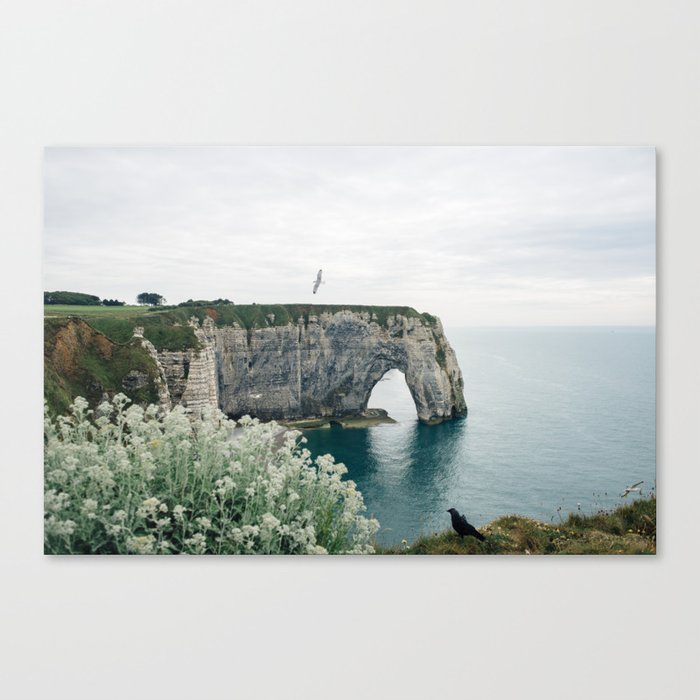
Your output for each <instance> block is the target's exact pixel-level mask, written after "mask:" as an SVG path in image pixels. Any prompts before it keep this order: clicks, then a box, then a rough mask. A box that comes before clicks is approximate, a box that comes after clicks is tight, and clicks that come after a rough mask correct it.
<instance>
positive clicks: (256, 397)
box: [248, 394, 262, 399]
mask: <svg viewBox="0 0 700 700" xmlns="http://www.w3.org/2000/svg"><path fill="white" fill-rule="evenodd" d="M248 396H250V398H251V399H259V398H260V397H261V396H262V394H248Z"/></svg>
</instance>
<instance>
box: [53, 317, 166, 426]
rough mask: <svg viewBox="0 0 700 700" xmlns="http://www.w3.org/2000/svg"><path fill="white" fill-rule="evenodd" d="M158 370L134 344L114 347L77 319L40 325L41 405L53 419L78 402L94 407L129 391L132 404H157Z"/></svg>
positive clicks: (58, 320) (105, 338)
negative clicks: (105, 398) (79, 399)
mask: <svg viewBox="0 0 700 700" xmlns="http://www.w3.org/2000/svg"><path fill="white" fill-rule="evenodd" d="M157 376H158V368H157V367H156V364H155V362H154V361H153V359H152V358H151V356H150V355H149V354H148V352H147V351H146V350H144V349H143V348H142V347H141V343H140V342H138V341H129V342H127V343H124V344H119V343H115V342H113V341H112V340H110V338H108V337H107V336H106V335H104V334H103V333H100V332H99V331H97V330H95V328H93V327H92V326H91V325H89V324H88V323H86V322H84V321H82V320H80V319H54V318H49V319H46V321H45V323H44V399H45V401H46V402H47V404H48V406H49V409H50V410H51V411H52V413H54V414H60V413H63V412H65V411H66V410H67V408H68V406H69V405H70V403H71V402H72V401H73V400H74V399H75V398H76V396H80V395H82V396H85V397H86V398H87V399H88V400H89V401H90V403H91V404H92V405H93V406H94V405H97V403H98V402H99V401H100V400H101V399H102V397H103V396H104V395H105V394H107V395H109V396H113V395H114V394H116V393H118V392H121V391H125V390H127V389H128V391H129V394H130V395H131V397H132V399H133V400H134V401H136V402H138V403H143V404H148V403H152V402H154V401H157V400H158V390H157V387H156V382H155V380H156V377H157Z"/></svg>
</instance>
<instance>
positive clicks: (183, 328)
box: [44, 304, 437, 350]
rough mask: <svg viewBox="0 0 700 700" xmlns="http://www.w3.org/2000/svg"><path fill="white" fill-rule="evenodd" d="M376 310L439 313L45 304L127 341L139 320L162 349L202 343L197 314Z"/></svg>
mask: <svg viewBox="0 0 700 700" xmlns="http://www.w3.org/2000/svg"><path fill="white" fill-rule="evenodd" d="M343 310H348V311H353V312H356V313H371V314H373V318H374V320H375V321H376V322H377V323H378V324H379V325H381V326H383V327H387V326H388V323H389V319H390V318H392V317H393V316H396V315H402V316H406V317H407V318H417V319H421V320H422V321H423V322H424V323H427V324H429V325H431V326H434V325H435V324H436V323H437V319H436V318H435V317H434V316H431V315H430V314H421V313H418V311H416V310H415V309H413V308H411V307H410V306H361V305H356V304H349V305H342V304H243V305H237V304H219V305H216V306H207V307H202V306H166V307H143V306H61V305H49V306H45V307H44V317H45V318H47V319H48V318H66V317H69V316H74V317H77V318H82V319H84V320H86V321H87V322H88V323H90V325H91V326H93V328H96V329H97V330H99V331H100V332H102V333H104V334H105V335H106V336H108V337H109V338H110V339H112V340H113V341H114V342H116V343H126V342H128V341H129V340H130V338H131V337H132V335H133V329H134V326H143V327H144V336H145V337H146V338H147V339H148V340H150V341H151V342H152V343H153V344H154V345H155V346H156V348H157V349H158V350H186V349H188V348H197V347H198V343H197V339H196V337H195V335H194V332H193V331H192V329H191V328H190V327H189V326H188V325H187V323H188V321H189V319H190V318H191V317H192V316H195V317H196V318H197V319H198V320H199V321H200V323H201V322H202V321H204V319H205V318H207V317H209V318H211V319H213V321H214V323H215V324H216V325H217V326H231V325H233V324H234V323H237V324H238V325H239V326H241V327H242V328H246V329H255V328H267V327H269V326H286V325H287V324H288V323H297V322H298V321H299V319H303V321H304V323H305V324H308V323H309V317H310V316H320V315H321V314H323V313H337V312H338V311H343Z"/></svg>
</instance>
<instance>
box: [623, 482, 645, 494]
mask: <svg viewBox="0 0 700 700" xmlns="http://www.w3.org/2000/svg"><path fill="white" fill-rule="evenodd" d="M643 483H644V482H643V481H638V482H637V483H636V484H632V486H628V487H627V488H626V489H625V490H624V491H623V492H622V493H621V494H620V498H624V497H625V496H627V494H630V493H635V492H636V493H638V494H639V495H640V496H641V494H642V489H641V488H640V486H641V485H642V484H643Z"/></svg>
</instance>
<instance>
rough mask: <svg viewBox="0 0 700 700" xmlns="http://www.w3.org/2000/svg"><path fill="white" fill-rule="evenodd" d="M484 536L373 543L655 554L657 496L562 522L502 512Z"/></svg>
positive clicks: (453, 550)
mask: <svg viewBox="0 0 700 700" xmlns="http://www.w3.org/2000/svg"><path fill="white" fill-rule="evenodd" d="M480 532H481V533H482V534H483V535H484V536H485V537H486V541H485V542H479V541H478V540H476V539H474V538H473V537H465V538H463V539H460V537H459V535H458V534H457V533H456V532H454V531H452V530H446V531H444V532H440V533H436V534H434V535H428V536H425V537H420V538H419V539H417V540H416V541H415V542H414V543H413V544H411V545H406V544H404V545H399V546H396V547H387V548H382V547H378V548H377V553H378V554H656V497H655V496H651V497H650V498H644V499H638V500H636V501H634V502H632V503H629V504H626V505H623V506H620V507H618V508H616V509H615V510H613V511H610V512H601V513H596V514H595V515H587V516H586V515H579V514H571V515H569V517H568V518H567V519H566V520H565V521H563V522H561V523H553V522H552V523H543V522H539V521H537V520H532V519H530V518H523V517H520V516H517V515H506V516H504V517H501V518H498V519H497V520H494V521H493V522H492V523H489V524H488V525H486V526H484V527H483V528H481V529H480Z"/></svg>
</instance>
